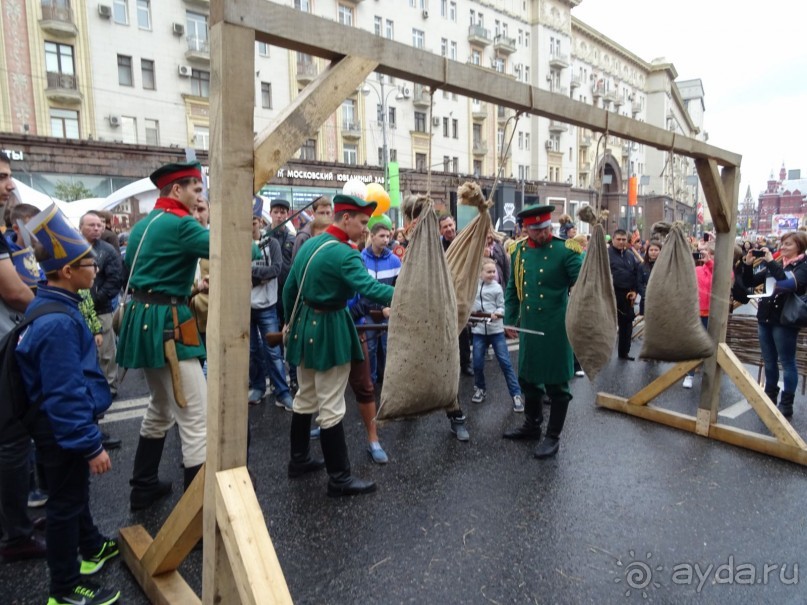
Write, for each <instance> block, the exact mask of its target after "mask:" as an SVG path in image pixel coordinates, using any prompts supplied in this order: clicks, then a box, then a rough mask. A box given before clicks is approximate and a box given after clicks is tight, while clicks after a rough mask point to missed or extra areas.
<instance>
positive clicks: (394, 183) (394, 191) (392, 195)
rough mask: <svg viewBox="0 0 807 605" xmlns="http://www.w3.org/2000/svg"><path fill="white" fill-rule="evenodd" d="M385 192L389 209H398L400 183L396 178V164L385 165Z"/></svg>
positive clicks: (399, 203)
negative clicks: (387, 196) (387, 193)
mask: <svg viewBox="0 0 807 605" xmlns="http://www.w3.org/2000/svg"><path fill="white" fill-rule="evenodd" d="M387 178H388V179H389V181H388V183H387V185H388V186H387V192H389V199H390V208H398V207H400V205H401V182H400V179H399V178H398V162H390V163H389V164H387Z"/></svg>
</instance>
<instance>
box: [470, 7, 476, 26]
mask: <svg viewBox="0 0 807 605" xmlns="http://www.w3.org/2000/svg"><path fill="white" fill-rule="evenodd" d="M471 25H476V11H475V10H474V9H471Z"/></svg>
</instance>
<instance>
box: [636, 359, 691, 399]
mask: <svg viewBox="0 0 807 605" xmlns="http://www.w3.org/2000/svg"><path fill="white" fill-rule="evenodd" d="M702 363H703V360H702V359H692V360H690V361H681V362H679V363H677V364H675V365H674V366H673V367H672V368H670V369H669V370H667V371H666V372H665V373H664V374H662V375H661V376H659V377H658V378H656V379H655V380H654V381H653V382H651V383H650V384H649V385H647V386H646V387H645V388H643V389H642V390H641V391H639V392H638V393H636V394H635V395H634V396H633V397H630V398H629V399H628V403H629V404H631V405H646V404H647V403H648V402H649V401H651V400H653V399H655V398H656V397H658V396H659V395H661V394H662V393H663V392H664V391H666V390H667V389H669V388H670V387H671V386H672V385H674V384H675V383H677V382H678V381H679V380H681V379H682V378H683V377H684V376H686V375H687V373H689V372H690V371H691V370H694V369H695V368H697V367H698V366H699V365H701V364H702Z"/></svg>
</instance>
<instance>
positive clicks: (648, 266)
mask: <svg viewBox="0 0 807 605" xmlns="http://www.w3.org/2000/svg"><path fill="white" fill-rule="evenodd" d="M660 253H661V242H660V241H658V240H652V241H651V242H650V243H649V244H648V245H647V254H646V255H645V258H644V261H643V262H642V264H641V265H640V266H639V295H640V296H641V300H640V301H639V315H644V301H645V295H646V293H647V283H648V282H649V281H650V273H652V271H653V267H654V266H655V264H656V261H657V260H658V255H659V254H660Z"/></svg>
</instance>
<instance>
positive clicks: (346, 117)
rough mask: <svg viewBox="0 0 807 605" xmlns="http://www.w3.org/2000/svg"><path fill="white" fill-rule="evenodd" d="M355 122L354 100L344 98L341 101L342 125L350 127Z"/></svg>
mask: <svg viewBox="0 0 807 605" xmlns="http://www.w3.org/2000/svg"><path fill="white" fill-rule="evenodd" d="M355 122H356V100H355V99H345V100H344V101H343V102H342V125H343V126H344V127H345V128H350V127H352V126H353V124H354V123H355Z"/></svg>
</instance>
